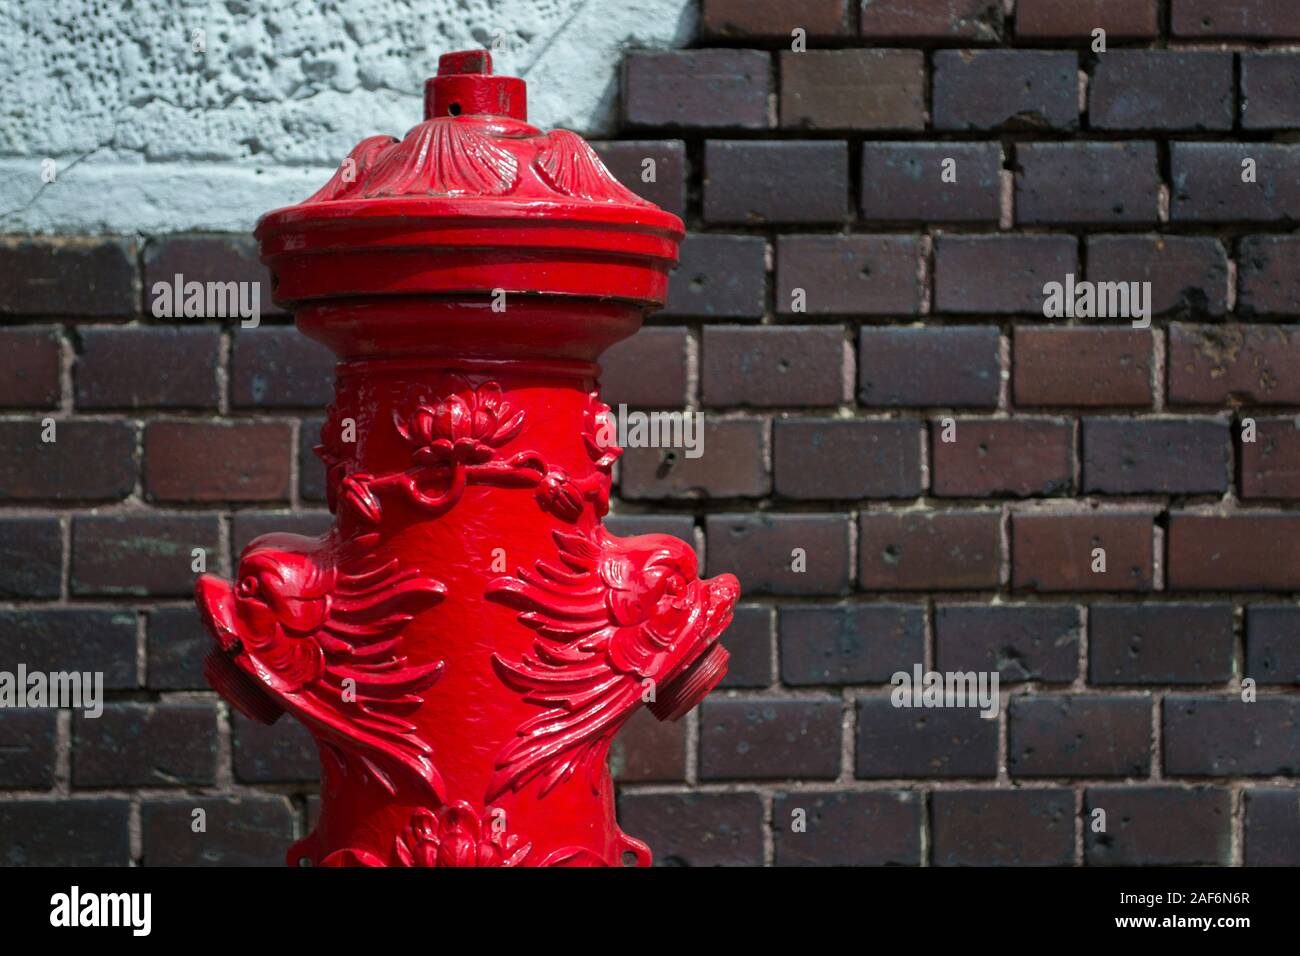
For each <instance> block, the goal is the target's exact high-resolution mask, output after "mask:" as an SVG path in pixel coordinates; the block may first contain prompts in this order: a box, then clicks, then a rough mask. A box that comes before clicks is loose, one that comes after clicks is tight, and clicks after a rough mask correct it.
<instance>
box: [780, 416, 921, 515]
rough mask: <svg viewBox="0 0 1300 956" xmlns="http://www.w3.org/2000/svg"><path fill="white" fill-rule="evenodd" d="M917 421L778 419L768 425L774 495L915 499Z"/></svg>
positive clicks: (918, 444) (918, 463)
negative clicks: (773, 475) (769, 427)
mask: <svg viewBox="0 0 1300 956" xmlns="http://www.w3.org/2000/svg"><path fill="white" fill-rule="evenodd" d="M921 433H922V427H921V423H920V422H915V421H911V422H902V421H860V420H859V421H853V420H848V419H842V418H825V419H816V418H782V419H778V420H777V421H776V422H775V423H774V424H773V435H772V441H773V446H774V451H773V458H772V461H773V470H774V472H775V491H776V493H777V494H778V495H780V496H782V497H785V498H914V497H916V496H917V495H919V494H920V493H921Z"/></svg>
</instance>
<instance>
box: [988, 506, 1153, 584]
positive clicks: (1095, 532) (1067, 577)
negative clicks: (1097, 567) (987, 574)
mask: <svg viewBox="0 0 1300 956" xmlns="http://www.w3.org/2000/svg"><path fill="white" fill-rule="evenodd" d="M1152 540H1153V539H1152V518H1151V516H1150V515H1143V514H1115V513H1110V514H1107V513H1105V512H1087V513H1083V514H1035V513H1022V514H1015V515H1012V517H1011V555H1012V562H1011V586H1012V587H1013V588H1016V589H1027V590H1031V591H1149V590H1151V587H1152V578H1151V574H1152ZM1094 548H1102V549H1104V550H1105V552H1106V570H1105V571H1102V572H1094V571H1093V570H1092V567H1093V556H1092V552H1093V549H1094Z"/></svg>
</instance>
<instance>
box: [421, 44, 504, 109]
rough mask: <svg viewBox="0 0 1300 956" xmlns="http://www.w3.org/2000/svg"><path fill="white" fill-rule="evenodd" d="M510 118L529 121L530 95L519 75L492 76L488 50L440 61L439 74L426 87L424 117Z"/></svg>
mask: <svg viewBox="0 0 1300 956" xmlns="http://www.w3.org/2000/svg"><path fill="white" fill-rule="evenodd" d="M479 115H486V116H509V117H510V118H511V119H517V120H521V121H522V120H527V119H528V94H527V87H526V85H525V83H524V81H523V80H521V79H519V78H518V77H517V76H493V75H492V54H491V53H489V52H488V51H487V50H460V51H458V52H456V53H444V54H443V55H442V56H440V57H439V58H438V75H437V76H435V77H432V78H431V79H429V80H427V81H426V82H425V84H424V118H425V119H426V120H430V119H434V118H435V117H439V116H479Z"/></svg>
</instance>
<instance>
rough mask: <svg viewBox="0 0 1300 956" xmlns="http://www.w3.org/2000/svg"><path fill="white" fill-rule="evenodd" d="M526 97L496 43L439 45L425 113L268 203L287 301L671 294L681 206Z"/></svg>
mask: <svg viewBox="0 0 1300 956" xmlns="http://www.w3.org/2000/svg"><path fill="white" fill-rule="evenodd" d="M525 96H526V94H525V84H524V81H523V80H521V79H518V78H515V77H507V76H494V75H493V74H492V58H491V54H489V53H488V52H486V51H481V50H479V51H469V52H459V53H448V54H446V55H444V56H442V57H441V58H440V59H439V61H438V75H437V76H435V77H433V78H432V79H430V80H429V81H428V82H427V84H426V88H425V119H424V121H423V122H422V123H420V124H419V125H417V126H415V127H414V128H413V129H411V130H410V131H409V132H408V133H407V134H406V136H405V137H403V138H402V139H401V140H398V139H394V138H393V137H391V136H372V137H369V138H367V139H364V140H362V141H361V142H360V143H359V144H357V146H356V148H355V149H353V150H352V152H351V154H350V155H349V156H348V158H347V159H346V160H345V161H344V162H343V164H342V165H341V166H340V168H339V169H338V171H337V172H336V173H335V174H334V176H333V178H331V179H330V181H329V182H328V183H327V184H326V185H325V186H324V187H323V188H322V189H321V190H320V191H319V192H317V193H316V194H315V195H313V196H311V197H310V198H309V199H306V200H304V201H303V202H301V203H299V204H298V205H296V206H288V207H285V208H282V209H277V210H275V211H274V212H270V213H268V214H267V215H265V216H263V217H262V219H261V221H260V222H259V223H258V227H257V233H256V234H257V238H258V240H259V241H260V243H261V249H262V258H263V260H264V261H265V262H266V263H267V264H268V265H269V266H270V267H271V272H272V276H273V281H274V295H275V300H276V301H277V302H278V303H280V304H282V305H285V306H286V307H291V308H292V307H295V306H296V305H298V304H302V303H307V302H311V301H313V300H315V301H320V300H328V299H331V298H333V297H336V296H348V297H350V298H355V297H357V296H366V295H382V296H390V295H425V296H428V295H435V296H441V295H460V296H464V295H473V294H484V295H486V294H490V293H492V292H493V291H497V290H504V291H505V292H507V293H537V294H544V295H564V296H582V297H594V298H598V299H607V300H622V301H624V302H633V303H636V304H637V305H638V306H641V307H644V308H647V309H650V308H657V307H658V306H660V305H662V304H663V301H664V297H665V294H666V290H667V277H668V271H669V270H670V269H671V268H672V267H673V266H674V265H675V264H676V261H677V244H678V243H679V242H680V240H681V238H682V234H683V229H682V222H681V220H680V219H678V218H677V217H676V216H674V215H672V214H671V213H668V212H665V211H664V210H662V209H660V208H659V207H657V206H655V205H654V204H653V203H650V202H647V201H646V200H644V199H641V198H640V197H638V196H637V195H635V194H634V193H632V192H631V191H630V190H629V189H627V188H626V187H624V186H623V185H622V184H621V183H619V182H618V181H617V180H616V179H615V178H614V177H613V176H612V175H611V174H610V173H609V171H608V170H607V169H606V168H605V166H604V164H603V163H601V161H600V158H599V157H598V156H597V155H596V152H595V150H593V149H592V148H591V146H590V145H589V144H588V143H587V142H586V141H585V140H584V139H583V138H582V137H581V136H579V135H577V134H576V133H572V132H569V131H567V130H554V131H552V132H549V133H543V132H542V131H541V130H539V129H537V128H536V127H535V126H531V125H529V123H528V122H527V121H526V100H525ZM325 257H328V262H326V259H325ZM322 265H327V266H328V267H327V268H322Z"/></svg>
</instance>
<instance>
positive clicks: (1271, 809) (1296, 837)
mask: <svg viewBox="0 0 1300 956" xmlns="http://www.w3.org/2000/svg"><path fill="white" fill-rule="evenodd" d="M1245 855H1246V865H1247V866H1296V865H1297V864H1300V794H1297V793H1296V791H1295V789H1294V788H1286V787H1279V788H1277V789H1254V788H1252V789H1249V790H1247V791H1246V854H1245Z"/></svg>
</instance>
